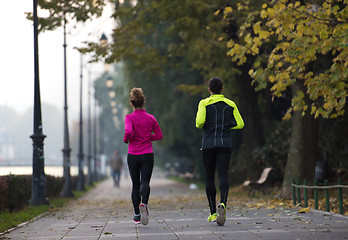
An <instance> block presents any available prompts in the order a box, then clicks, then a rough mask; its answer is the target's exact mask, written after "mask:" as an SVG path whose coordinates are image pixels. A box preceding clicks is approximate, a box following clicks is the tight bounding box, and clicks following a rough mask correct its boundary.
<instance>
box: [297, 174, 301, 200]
mask: <svg viewBox="0 0 348 240" xmlns="http://www.w3.org/2000/svg"><path fill="white" fill-rule="evenodd" d="M296 185H297V186H299V185H300V184H299V181H298V180H296ZM297 203H299V204H300V205H301V188H299V187H298V188H297Z"/></svg>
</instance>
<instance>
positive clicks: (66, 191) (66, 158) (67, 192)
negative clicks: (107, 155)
mask: <svg viewBox="0 0 348 240" xmlns="http://www.w3.org/2000/svg"><path fill="white" fill-rule="evenodd" d="M63 21H64V22H63V30H64V44H63V47H64V148H63V149H62V151H63V167H64V186H63V189H62V191H61V193H60V195H61V196H62V197H73V196H74V194H73V193H72V191H71V175H70V165H71V161H70V153H71V148H70V142H69V127H68V101H67V73H66V47H67V45H66V18H65V13H64V20H63Z"/></svg>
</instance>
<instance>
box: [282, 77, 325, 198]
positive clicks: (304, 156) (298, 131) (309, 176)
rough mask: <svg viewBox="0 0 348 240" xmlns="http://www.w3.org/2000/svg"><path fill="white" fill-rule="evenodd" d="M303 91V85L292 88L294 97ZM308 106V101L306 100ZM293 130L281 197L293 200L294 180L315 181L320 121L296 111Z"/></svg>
mask: <svg viewBox="0 0 348 240" xmlns="http://www.w3.org/2000/svg"><path fill="white" fill-rule="evenodd" d="M301 89H303V86H302V83H298V82H296V83H295V84H294V85H293V86H292V93H293V95H294V94H295V93H296V92H297V91H298V90H301ZM305 101H306V104H307V105H308V100H307V99H306V100H305ZM292 121H293V128H292V133H291V139H290V147H289V153H288V159H287V163H286V168H285V176H284V179H283V185H282V189H281V191H280V196H281V197H284V198H291V182H292V179H295V180H296V181H299V182H300V183H303V180H304V179H306V180H307V181H309V182H311V181H313V179H314V169H315V163H316V159H317V150H318V131H319V121H318V119H314V117H313V116H312V115H310V114H309V113H306V115H305V116H302V113H301V112H299V111H295V112H294V113H293V116H292Z"/></svg>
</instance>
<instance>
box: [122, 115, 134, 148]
mask: <svg viewBox="0 0 348 240" xmlns="http://www.w3.org/2000/svg"><path fill="white" fill-rule="evenodd" d="M132 135H133V123H132V120H131V119H130V117H129V115H127V116H126V117H125V118H124V136H123V142H125V143H128V142H129V140H130V139H131V138H132Z"/></svg>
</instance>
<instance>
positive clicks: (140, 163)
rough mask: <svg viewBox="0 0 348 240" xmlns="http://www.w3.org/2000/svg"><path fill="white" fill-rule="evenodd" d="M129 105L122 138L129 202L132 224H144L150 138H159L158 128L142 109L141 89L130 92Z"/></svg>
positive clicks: (143, 102)
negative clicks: (129, 193) (126, 152)
mask: <svg viewBox="0 0 348 240" xmlns="http://www.w3.org/2000/svg"><path fill="white" fill-rule="evenodd" d="M130 104H131V105H132V107H133V109H134V111H133V113H131V114H129V115H127V116H126V117H125V133H124V137H123V141H124V142H125V143H128V144H129V145H128V156H127V163H128V168H129V174H130V176H131V179H132V202H133V207H134V213H135V215H134V218H133V221H134V223H135V224H139V223H140V222H141V223H142V224H144V225H147V224H148V222H149V209H148V207H147V204H148V201H149V196H150V179H151V175H152V169H153V165H154V154H153V149H152V143H151V142H152V141H156V140H160V139H162V138H163V134H162V131H161V128H160V127H159V125H158V122H157V120H156V118H155V117H154V116H152V115H151V114H148V113H147V112H146V111H145V108H144V105H145V96H144V93H143V90H142V89H141V88H133V89H132V90H131V91H130Z"/></svg>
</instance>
